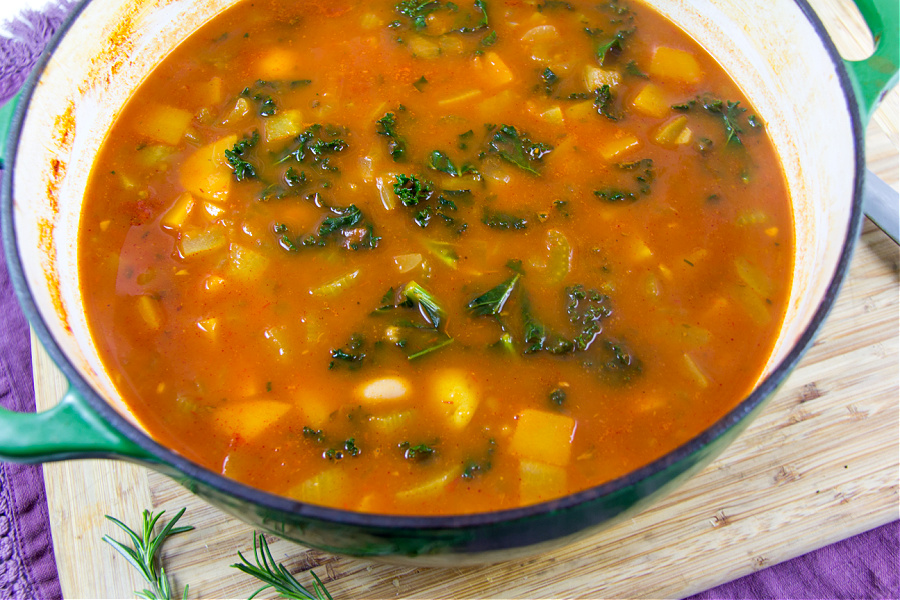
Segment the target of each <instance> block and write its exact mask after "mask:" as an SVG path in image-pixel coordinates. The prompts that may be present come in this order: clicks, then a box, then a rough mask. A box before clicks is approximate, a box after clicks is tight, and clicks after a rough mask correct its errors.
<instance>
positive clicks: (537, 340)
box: [522, 294, 574, 355]
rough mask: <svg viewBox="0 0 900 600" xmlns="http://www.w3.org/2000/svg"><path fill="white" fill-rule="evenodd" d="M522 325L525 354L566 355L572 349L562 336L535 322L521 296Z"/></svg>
mask: <svg viewBox="0 0 900 600" xmlns="http://www.w3.org/2000/svg"><path fill="white" fill-rule="evenodd" d="M522 323H523V325H524V333H523V341H524V342H525V354H533V353H535V352H548V353H550V354H556V355H560V354H568V353H569V352H571V351H572V350H573V349H574V345H573V344H572V342H570V341H569V340H567V339H566V338H565V337H563V336H562V335H560V334H558V333H556V332H554V331H550V330H548V329H547V327H546V326H544V324H543V323H541V322H540V321H538V320H537V317H535V315H534V313H532V311H531V303H530V302H529V301H528V298H527V296H525V295H524V294H523V295H522Z"/></svg>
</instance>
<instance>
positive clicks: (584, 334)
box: [566, 284, 612, 351]
mask: <svg viewBox="0 0 900 600" xmlns="http://www.w3.org/2000/svg"><path fill="white" fill-rule="evenodd" d="M566 297H567V298H568V300H569V301H568V304H567V305H566V314H567V315H568V316H569V322H570V323H572V324H573V325H575V326H577V327H578V328H579V332H578V335H576V336H575V339H574V340H573V343H574V344H575V348H577V349H578V350H581V351H584V350H587V349H588V348H590V346H591V344H592V343H593V342H594V339H595V338H596V337H597V335H598V334H599V333H600V331H601V330H602V325H601V323H600V321H601V320H602V319H606V318H608V317H609V316H610V315H612V309H611V308H610V306H609V297H607V296H605V295H603V294H601V293H600V292H598V291H597V290H591V289H586V288H585V287H584V286H583V285H581V284H578V285H573V286H570V287H567V288H566Z"/></svg>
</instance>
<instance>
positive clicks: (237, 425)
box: [215, 400, 291, 440]
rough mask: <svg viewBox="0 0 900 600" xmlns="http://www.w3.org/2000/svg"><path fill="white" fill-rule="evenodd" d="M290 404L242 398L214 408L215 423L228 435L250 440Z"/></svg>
mask: <svg viewBox="0 0 900 600" xmlns="http://www.w3.org/2000/svg"><path fill="white" fill-rule="evenodd" d="M290 408H291V405H290V404H287V403H286V402H276V401H274V400H244V401H240V402H238V403H235V404H227V405H225V406H222V407H219V408H217V409H216V412H215V418H216V425H218V427H219V428H220V429H221V430H222V431H224V432H225V433H226V434H228V435H232V436H240V437H241V438H243V439H245V440H252V439H254V438H256V437H258V436H259V434H261V433H262V432H263V431H265V430H266V428H267V427H269V426H270V425H272V424H273V423H275V422H276V421H277V420H278V419H280V418H281V417H283V416H284V415H285V414H286V413H287V411H288V410H290Z"/></svg>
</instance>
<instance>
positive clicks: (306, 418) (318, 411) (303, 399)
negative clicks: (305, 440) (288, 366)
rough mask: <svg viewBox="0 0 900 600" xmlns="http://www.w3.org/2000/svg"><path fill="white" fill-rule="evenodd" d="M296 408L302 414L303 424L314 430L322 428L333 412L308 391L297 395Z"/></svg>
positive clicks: (325, 403)
mask: <svg viewBox="0 0 900 600" xmlns="http://www.w3.org/2000/svg"><path fill="white" fill-rule="evenodd" d="M296 406H297V408H298V409H299V410H300V412H301V413H302V414H303V424H304V425H306V426H308V427H312V428H314V429H319V428H322V427H324V426H325V424H326V423H327V422H328V417H329V416H331V413H332V412H334V408H333V407H332V406H330V405H329V404H328V403H327V402H325V401H323V400H322V398H320V397H318V396H317V395H315V394H312V393H310V392H308V391H304V392H303V393H301V394H300V395H299V397H298V398H297V402H296Z"/></svg>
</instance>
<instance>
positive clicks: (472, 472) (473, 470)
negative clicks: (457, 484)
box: [461, 438, 497, 479]
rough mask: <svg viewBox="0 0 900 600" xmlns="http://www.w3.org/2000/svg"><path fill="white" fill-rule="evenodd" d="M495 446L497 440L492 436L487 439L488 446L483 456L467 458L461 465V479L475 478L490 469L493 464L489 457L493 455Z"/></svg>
mask: <svg viewBox="0 0 900 600" xmlns="http://www.w3.org/2000/svg"><path fill="white" fill-rule="evenodd" d="M496 447H497V442H495V441H494V438H491V439H490V440H488V448H487V451H486V452H485V454H484V456H483V457H481V458H478V459H469V460H468V461H466V463H465V464H464V466H463V472H462V475H461V476H462V478H463V479H475V478H476V477H479V476H481V475H484V474H485V473H487V472H488V471H490V470H491V467H492V466H493V465H492V463H491V458H492V456H493V455H494V450H495V449H496Z"/></svg>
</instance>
